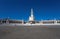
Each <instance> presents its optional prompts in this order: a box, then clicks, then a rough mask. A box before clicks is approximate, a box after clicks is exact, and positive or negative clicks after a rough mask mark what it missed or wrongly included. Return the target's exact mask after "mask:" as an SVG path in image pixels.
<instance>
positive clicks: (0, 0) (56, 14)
mask: <svg viewBox="0 0 60 39" xmlns="http://www.w3.org/2000/svg"><path fill="white" fill-rule="evenodd" d="M31 8H33V9H34V17H35V20H40V19H54V18H56V19H60V0H0V18H7V17H9V18H11V19H20V20H21V19H24V20H28V17H29V16H30V9H31Z"/></svg>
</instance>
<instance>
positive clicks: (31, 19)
mask: <svg viewBox="0 0 60 39" xmlns="http://www.w3.org/2000/svg"><path fill="white" fill-rule="evenodd" d="M30 13H31V15H30V16H29V21H34V16H33V8H31V12H30Z"/></svg>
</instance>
